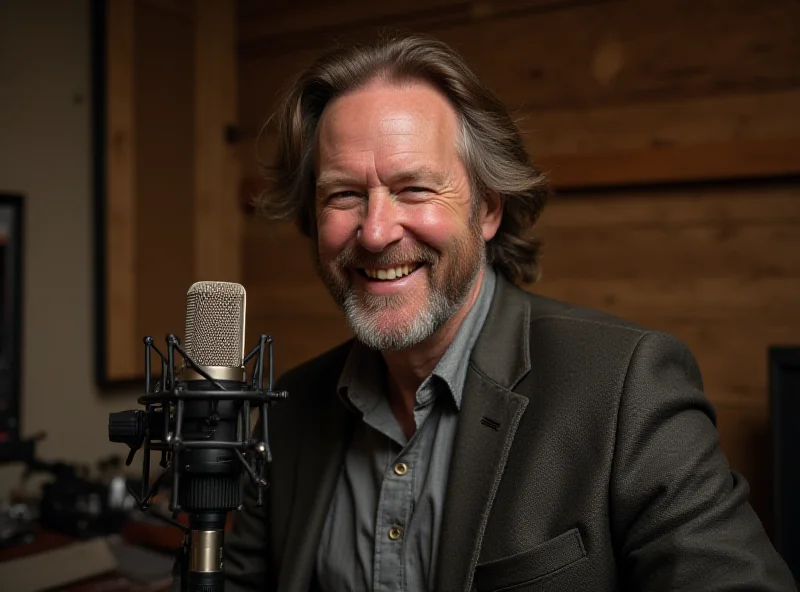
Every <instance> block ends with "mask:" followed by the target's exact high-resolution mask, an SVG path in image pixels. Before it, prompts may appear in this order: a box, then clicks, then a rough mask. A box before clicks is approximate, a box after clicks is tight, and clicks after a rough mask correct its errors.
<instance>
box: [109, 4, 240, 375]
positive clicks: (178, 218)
mask: <svg viewBox="0 0 800 592" xmlns="http://www.w3.org/2000/svg"><path fill="white" fill-rule="evenodd" d="M106 7H107V14H106V35H107V39H108V41H107V43H108V45H107V47H108V52H107V53H108V56H107V64H108V66H107V69H108V71H107V76H108V88H107V89H104V90H103V92H102V94H100V95H99V96H98V97H97V101H98V102H99V103H103V104H105V105H106V107H107V113H108V117H107V120H108V121H107V122H106V126H107V129H108V133H107V138H106V140H105V143H106V146H105V149H106V150H107V154H108V155H107V161H108V164H107V167H106V171H105V175H106V178H107V181H108V182H107V189H106V195H105V196H104V197H103V199H104V209H105V211H106V212H107V219H106V226H105V228H104V229H103V234H104V236H105V240H106V242H105V247H106V248H101V249H100V253H99V254H98V255H99V257H100V258H101V259H102V260H103V266H104V269H105V274H104V275H105V277H104V278H102V277H101V278H100V281H103V280H104V279H105V280H106V282H107V283H106V284H105V285H103V286H101V289H100V290H99V293H100V294H104V295H105V296H106V301H105V303H104V307H103V308H104V310H105V311H106V314H105V315H104V317H103V318H101V319H99V323H101V329H100V332H101V334H102V335H103V336H104V337H105V339H106V340H107V342H108V343H109V347H108V348H106V350H105V351H104V357H105V359H103V357H100V360H99V362H100V366H99V367H98V372H97V374H98V380H99V381H100V382H102V383H115V382H120V381H140V380H141V378H142V376H143V372H144V367H143V363H142V351H143V346H142V337H144V336H145V335H151V336H153V337H155V338H156V341H157V343H158V344H162V345H163V340H164V337H165V335H166V334H167V333H175V334H178V335H182V334H183V328H184V327H183V326H184V317H185V294H186V291H187V289H188V288H189V286H190V285H191V284H192V283H193V282H195V281H198V280H200V279H205V280H240V279H241V278H240V274H241V259H240V253H241V246H242V243H241V240H240V235H241V228H240V227H241V216H242V212H241V208H240V207H239V184H240V181H239V160H238V156H237V154H236V152H235V150H234V148H233V147H232V146H231V144H230V143H229V142H228V140H227V137H226V133H227V131H228V130H229V129H230V128H231V127H234V126H233V124H235V117H236V90H237V88H236V68H235V35H236V29H235V18H234V4H233V3H230V2H220V3H218V2H212V1H210V0H180V1H178V2H166V1H164V0H137V1H136V2H133V1H131V2H128V1H126V0H123V1H121V2H108V3H107V4H106Z"/></svg>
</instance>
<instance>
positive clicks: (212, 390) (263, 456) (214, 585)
mask: <svg viewBox="0 0 800 592" xmlns="http://www.w3.org/2000/svg"><path fill="white" fill-rule="evenodd" d="M166 341H167V354H166V355H164V354H162V353H161V351H159V349H158V348H157V347H156V346H155V345H154V343H153V338H152V337H145V338H144V345H145V395H144V396H141V397H139V399H138V402H139V404H140V405H144V406H145V409H144V411H142V410H134V411H121V412H118V413H112V414H110V415H109V440H111V441H112V442H121V443H125V444H127V445H128V446H129V447H130V453H129V454H128V458H127V459H126V461H125V464H126V465H127V466H129V465H130V464H131V462H132V461H133V458H134V456H135V455H136V452H137V451H138V450H139V449H140V448H141V449H143V454H144V458H143V461H142V487H141V491H140V492H139V493H138V494H137V493H136V492H134V491H132V490H131V489H130V486H129V488H128V492H129V493H130V494H131V496H133V498H134V499H135V500H136V504H137V506H138V507H139V508H140V509H141V510H143V511H146V510H147V509H148V508H149V507H150V505H151V503H152V499H153V497H154V496H155V495H156V493H157V492H158V488H159V485H160V483H161V481H162V480H163V478H164V477H165V475H167V473H168V472H169V471H170V470H171V471H172V492H171V499H170V504H169V509H170V511H171V512H172V518H171V519H169V518H166V517H163V516H159V517H160V518H161V519H163V520H166V521H167V522H169V523H170V524H172V525H174V526H177V527H179V528H181V529H182V530H183V532H184V541H183V545H182V547H181V549H180V551H179V552H178V556H177V558H176V568H175V571H177V572H179V573H180V575H181V591H182V592H217V591H219V592H221V591H222V590H224V575H223V557H222V542H223V537H224V528H225V518H226V516H227V512H228V511H229V510H232V509H236V510H241V509H242V499H243V492H244V481H243V480H242V473H246V474H247V476H248V478H249V479H250V480H251V481H252V482H253V484H254V485H255V486H256V488H257V499H256V504H257V505H258V506H261V505H262V504H263V501H264V500H263V492H264V489H265V488H266V487H267V486H268V483H267V482H266V480H265V478H264V474H265V468H266V464H267V463H270V462H272V454H271V452H270V449H269V433H268V422H267V412H268V409H269V407H271V406H272V405H273V404H274V403H276V402H277V401H280V400H283V399H286V398H287V397H288V393H286V391H274V390H273V347H272V337H271V336H269V335H261V336H260V338H259V343H258V345H256V346H255V347H254V348H253V350H252V351H251V352H250V353H249V354H247V356H245V358H244V359H243V361H242V380H241V381H235V380H218V379H216V378H214V377H213V376H212V372H211V370H212V369H211V368H205V367H203V366H201V365H199V364H197V363H195V362H194V360H192V358H191V357H190V356H189V355H188V354H187V353H186V351H184V349H183V348H182V347H181V345H180V343H179V341H178V338H177V337H176V336H175V335H168V336H167V338H166ZM265 349H266V350H267V353H268V356H269V374H268V386H267V388H264V354H265ZM153 352H155V353H156V354H157V355H158V357H159V358H160V361H161V379H160V380H159V381H158V382H156V384H155V385H154V387H152V388H151V357H152V355H153ZM176 353H177V354H178V355H180V356H181V358H182V359H183V368H184V369H186V368H188V369H190V370H191V371H192V372H194V373H197V374H198V375H199V376H200V377H201V380H199V381H196V382H194V383H192V384H190V383H189V382H188V381H186V380H181V379H178V378H176V375H175V354H176ZM251 360H252V361H253V371H252V373H251V380H250V381H249V383H248V381H247V378H246V373H245V369H246V367H247V364H248V363H249V362H250V361H251ZM251 405H256V406H257V409H258V410H259V422H260V424H261V433H260V434H259V435H258V437H254V436H255V434H254V435H253V436H251V429H250V410H251ZM234 421H235V424H234V423H233V422H234ZM218 435H219V439H215V438H217V437H218ZM224 436H227V439H222V437H224ZM152 450H158V451H160V452H161V461H160V463H159V464H160V466H161V467H162V469H163V471H162V472H161V473H160V475H159V476H158V477H157V478H156V479H155V481H154V482H153V484H152V485H151V484H150V452H151V451H152ZM231 453H232V454H231ZM221 458H222V460H220V459H221ZM181 511H186V512H188V513H189V527H188V528H187V527H186V526H184V525H182V524H180V523H179V522H178V521H177V520H176V518H177V517H178V515H179V514H180V512H181Z"/></svg>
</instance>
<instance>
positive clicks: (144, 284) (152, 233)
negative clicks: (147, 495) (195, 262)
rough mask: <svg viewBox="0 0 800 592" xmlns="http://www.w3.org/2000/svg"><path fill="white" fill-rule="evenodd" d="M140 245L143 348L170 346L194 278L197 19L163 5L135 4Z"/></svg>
mask: <svg viewBox="0 0 800 592" xmlns="http://www.w3.org/2000/svg"><path fill="white" fill-rule="evenodd" d="M136 27H137V29H136V54H137V60H138V63H137V68H136V76H137V87H138V90H137V92H136V93H135V96H134V100H135V105H136V113H137V121H138V122H139V123H138V124H137V133H138V144H137V212H136V216H137V219H138V220H139V228H138V232H137V235H136V239H137V243H136V250H137V256H138V261H137V266H136V275H137V289H136V304H137V315H136V339H135V344H136V352H135V368H136V374H135V375H134V376H133V377H130V378H135V379H140V378H141V376H142V375H143V372H144V368H143V367H142V350H143V346H142V345H141V343H142V337H143V336H145V335H150V336H153V337H154V338H155V340H156V344H157V345H159V346H164V343H165V342H164V338H165V336H166V335H167V334H168V333H175V334H177V335H182V334H183V320H184V317H185V294H186V291H187V289H188V288H189V286H190V285H191V283H192V281H193V278H194V271H193V269H192V258H191V255H190V256H188V257H187V255H186V252H187V250H188V251H191V245H192V244H193V241H194V226H193V223H192V217H193V214H194V205H193V183H194V141H195V138H194V131H195V130H194V128H195V123H194V17H193V16H192V15H187V14H183V13H182V12H179V11H174V10H166V9H164V8H163V7H162V6H160V4H158V3H152V4H151V3H141V4H139V3H137V5H136Z"/></svg>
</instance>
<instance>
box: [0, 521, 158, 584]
mask: <svg viewBox="0 0 800 592" xmlns="http://www.w3.org/2000/svg"><path fill="white" fill-rule="evenodd" d="M74 542H75V539H74V538H72V537H69V536H67V535H64V534H60V533H57V532H51V531H46V530H38V531H36V532H35V534H34V538H33V540H32V541H30V542H25V543H21V544H19V545H14V546H11V547H6V548H3V549H0V562H5V561H12V560H14V559H18V558H22V557H30V556H33V555H37V554H40V553H46V552H47V551H52V550H55V549H59V548H62V547H65V546H67V545H70V544H72V543H74ZM122 544H123V545H124V546H125V547H126V548H127V549H128V550H132V551H133V552H134V553H137V552H139V553H140V554H148V553H150V554H152V552H151V551H149V550H146V549H145V548H141V549H140V550H139V551H137V547H132V546H129V545H126V544H125V543H122ZM117 551H119V549H117ZM115 554H116V553H115ZM166 557H167V556H163V557H160V558H159V560H160V561H162V562H163V561H165V558H166ZM135 560H136V558H134V561H135ZM169 561H171V560H169ZM124 563H125V559H124V558H123V560H122V561H121V562H120V568H119V570H118V571H117V572H111V573H106V574H103V575H99V576H95V577H91V578H87V579H84V580H81V581H79V582H73V583H70V584H67V585H64V586H59V587H56V588H51V590H57V591H59V592H162V591H163V592H168V591H169V590H170V588H171V586H170V585H166V584H164V583H163V579H161V578H158V579H161V580H162V581H160V582H156V583H142V582H137V581H134V580H132V579H131V578H129V577H128V576H126V575H125V568H126V567H127V568H128V569H130V568H131V566H130V565H127V566H126V565H124Z"/></svg>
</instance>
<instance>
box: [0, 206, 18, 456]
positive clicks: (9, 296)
mask: <svg viewBox="0 0 800 592" xmlns="http://www.w3.org/2000/svg"><path fill="white" fill-rule="evenodd" d="M22 204H23V197H22V196H21V195H18V194H11V193H3V192H0V461H2V460H3V459H5V458H10V457H16V456H18V448H19V446H20V440H19V428H20V426H19V423H20V396H21V395H20V374H21V363H22V356H21V355H20V352H21V349H22Z"/></svg>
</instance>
